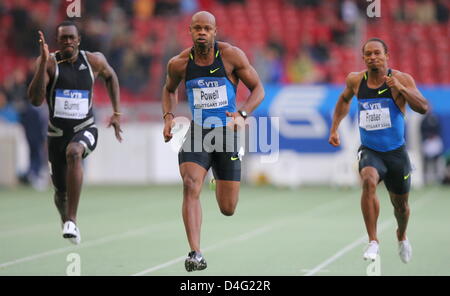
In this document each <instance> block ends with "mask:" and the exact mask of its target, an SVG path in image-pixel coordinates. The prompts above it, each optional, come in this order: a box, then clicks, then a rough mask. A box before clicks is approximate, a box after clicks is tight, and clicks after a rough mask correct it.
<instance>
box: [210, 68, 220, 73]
mask: <svg viewBox="0 0 450 296" xmlns="http://www.w3.org/2000/svg"><path fill="white" fill-rule="evenodd" d="M219 69H220V67H219V68H216V69H214V70H209V73H210V74H212V73H214V72H216V71H217V70H219Z"/></svg>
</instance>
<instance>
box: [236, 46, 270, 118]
mask: <svg viewBox="0 0 450 296" xmlns="http://www.w3.org/2000/svg"><path fill="white" fill-rule="evenodd" d="M231 50H232V52H231V55H232V59H230V61H232V63H233V65H234V72H235V73H236V76H237V77H238V78H239V79H240V80H241V81H242V82H243V83H244V85H245V86H246V87H247V88H248V89H249V90H250V96H249V97H248V99H247V101H246V102H245V103H244V105H242V106H241V108H240V109H241V110H244V111H246V112H247V113H248V114H250V113H251V112H253V111H254V110H255V109H256V108H257V107H258V105H259V104H260V103H261V102H262V100H263V99H264V87H263V84H262V82H261V80H260V79H259V76H258V73H257V72H256V70H255V68H253V66H252V65H250V62H249V61H248V58H247V56H246V55H245V53H244V52H243V51H242V50H241V49H239V48H237V47H232V48H231Z"/></svg>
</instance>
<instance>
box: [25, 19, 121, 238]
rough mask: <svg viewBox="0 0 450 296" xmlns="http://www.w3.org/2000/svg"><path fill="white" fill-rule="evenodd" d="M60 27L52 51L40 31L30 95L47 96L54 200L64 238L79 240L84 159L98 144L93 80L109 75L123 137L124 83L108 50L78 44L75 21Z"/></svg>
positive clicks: (39, 99) (115, 120) (115, 121)
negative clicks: (91, 49) (121, 84)
mask: <svg viewBox="0 0 450 296" xmlns="http://www.w3.org/2000/svg"><path fill="white" fill-rule="evenodd" d="M56 30H57V45H58V47H59V50H58V51H56V52H55V53H51V54H50V53H49V50H48V45H47V44H46V43H45V39H44V34H43V33H42V32H41V31H39V38H40V39H39V44H40V49H41V54H40V56H39V57H38V59H37V62H36V73H35V75H34V77H33V80H32V81H31V84H30V85H29V87H28V97H29V99H30V101H31V103H32V104H33V105H35V106H39V105H41V104H42V103H43V101H44V100H46V101H47V105H48V109H49V122H48V133H47V135H48V155H49V169H50V174H51V177H52V182H53V185H54V188H55V195H54V199H55V205H56V207H57V209H58V211H59V214H60V216H61V221H62V223H63V230H62V231H63V237H64V238H67V239H69V240H70V241H71V242H72V243H74V244H79V243H80V241H81V236H80V231H79V229H78V227H77V226H76V217H77V209H78V202H79V199H80V193H81V187H82V180H83V167H82V159H83V158H85V157H86V156H88V155H89V154H90V153H91V152H92V151H93V150H94V149H95V147H96V146H97V128H96V126H95V121H94V115H93V112H92V102H93V86H94V80H95V78H96V77H98V76H100V77H102V78H103V79H104V80H105V84H106V87H107V89H108V94H109V96H110V99H111V102H112V107H113V112H114V113H113V115H112V116H111V118H110V120H109V125H108V126H113V127H114V130H115V135H116V138H117V140H118V141H122V138H121V135H120V133H121V132H122V130H121V129H120V115H121V113H120V109H119V108H120V107H119V101H120V97H119V82H118V79H117V75H116V73H115V72H114V70H113V69H112V68H111V66H110V65H109V64H108V62H107V61H106V59H105V57H104V56H103V54H101V53H100V52H93V53H91V52H87V51H83V50H80V49H79V45H80V40H81V38H80V34H79V30H78V27H77V26H76V24H75V23H73V22H70V21H65V22H63V23H61V24H60V25H58V26H57V28H56Z"/></svg>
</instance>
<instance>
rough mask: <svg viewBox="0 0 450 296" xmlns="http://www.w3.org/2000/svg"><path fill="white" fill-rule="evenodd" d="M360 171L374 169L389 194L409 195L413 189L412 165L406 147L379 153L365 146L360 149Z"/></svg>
mask: <svg viewBox="0 0 450 296" xmlns="http://www.w3.org/2000/svg"><path fill="white" fill-rule="evenodd" d="M358 159H359V171H360V172H361V170H362V169H363V168H365V167H369V166H370V167H374V168H375V169H376V170H377V171H378V175H379V176H380V181H382V180H383V181H384V184H385V185H386V188H387V190H388V191H389V192H392V193H395V194H405V193H408V192H409V190H410V188H411V163H410V161H409V156H408V153H407V151H406V148H405V146H404V145H403V146H401V147H399V148H397V149H395V150H391V151H387V152H378V151H375V150H372V149H370V148H367V147H365V146H362V145H361V147H359V149H358Z"/></svg>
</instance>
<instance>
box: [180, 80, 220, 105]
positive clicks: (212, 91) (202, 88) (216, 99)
mask: <svg viewBox="0 0 450 296" xmlns="http://www.w3.org/2000/svg"><path fill="white" fill-rule="evenodd" d="M189 83H191V84H192V85H191V87H192V94H193V97H194V108H195V109H216V108H221V107H225V106H228V94H227V87H226V79H225V78H222V77H214V78H202V79H195V80H192V81H190V82H189Z"/></svg>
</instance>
